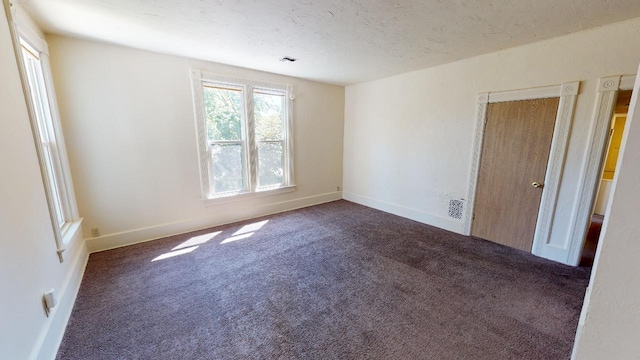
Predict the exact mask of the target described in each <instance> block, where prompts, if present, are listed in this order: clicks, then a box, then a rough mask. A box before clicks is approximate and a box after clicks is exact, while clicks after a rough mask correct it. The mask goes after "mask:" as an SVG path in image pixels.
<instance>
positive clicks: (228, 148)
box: [211, 144, 244, 193]
mask: <svg viewBox="0 0 640 360" xmlns="http://www.w3.org/2000/svg"><path fill="white" fill-rule="evenodd" d="M211 162H212V169H213V179H212V180H213V181H212V182H211V189H212V191H213V192H214V193H219V192H224V191H238V190H242V189H243V188H244V178H243V175H242V174H243V171H242V145H241V144H215V145H212V146H211Z"/></svg>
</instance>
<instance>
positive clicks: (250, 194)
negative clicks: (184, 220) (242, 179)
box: [202, 185, 296, 206]
mask: <svg viewBox="0 0 640 360" xmlns="http://www.w3.org/2000/svg"><path fill="white" fill-rule="evenodd" d="M293 191H296V186H295V185H293V186H279V187H274V188H266V189H260V188H258V189H257V190H256V191H242V192H236V193H233V194H228V195H225V194H220V195H219V196H217V197H212V198H209V199H202V202H203V203H204V204H205V206H211V205H217V204H222V203H228V202H231V201H236V200H243V199H252V198H257V197H262V196H268V195H276V194H284V193H288V192H293Z"/></svg>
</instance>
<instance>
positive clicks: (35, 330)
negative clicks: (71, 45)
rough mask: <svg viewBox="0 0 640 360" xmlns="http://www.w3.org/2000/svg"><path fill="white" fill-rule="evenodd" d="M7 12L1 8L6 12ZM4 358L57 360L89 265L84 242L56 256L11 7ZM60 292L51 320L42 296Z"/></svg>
mask: <svg viewBox="0 0 640 360" xmlns="http://www.w3.org/2000/svg"><path fill="white" fill-rule="evenodd" d="M0 8H1V7H0ZM0 79H2V85H1V86H0V144H2V151H1V152H0V169H2V175H0V199H2V200H1V201H0V358H2V359H31V358H44V359H50V358H52V357H53V354H55V351H56V349H57V346H58V343H59V341H60V340H61V339H62V334H63V332H64V327H65V325H66V322H67V319H68V317H69V314H70V312H71V307H72V305H73V301H74V300H75V296H76V293H77V289H78V286H79V284H80V278H81V276H82V271H83V268H84V265H85V263H86V259H87V252H86V248H85V245H84V242H83V241H82V239H81V238H79V237H78V238H76V239H73V240H72V241H71V243H70V244H69V245H68V248H67V251H65V253H64V255H65V261H64V263H60V262H59V261H58V256H57V254H56V244H55V240H54V235H53V228H52V225H51V219H50V217H49V210H48V207H47V200H46V197H45V192H44V187H43V183H42V178H41V175H40V168H39V163H38V159H37V155H36V150H35V146H34V142H33V136H32V133H31V128H30V125H29V117H28V113H27V107H26V103H25V99H24V95H23V92H22V87H21V84H20V77H19V73H18V67H17V64H16V58H15V55H14V52H13V47H12V43H11V38H10V35H9V27H8V23H7V20H6V17H5V12H4V8H2V9H0ZM51 288H54V289H56V292H57V296H58V300H59V304H58V306H56V307H55V308H54V310H53V312H52V313H51V315H50V316H49V317H47V316H46V315H45V312H44V308H43V305H42V296H43V294H44V292H45V291H46V290H48V289H51Z"/></svg>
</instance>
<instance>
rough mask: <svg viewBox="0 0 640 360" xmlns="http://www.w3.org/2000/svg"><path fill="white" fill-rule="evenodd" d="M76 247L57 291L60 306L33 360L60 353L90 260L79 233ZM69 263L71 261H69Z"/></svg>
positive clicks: (34, 350) (51, 356) (41, 336)
mask: <svg viewBox="0 0 640 360" xmlns="http://www.w3.org/2000/svg"><path fill="white" fill-rule="evenodd" d="M73 241H74V243H75V245H74V248H73V249H70V250H71V251H75V256H74V257H73V258H72V259H70V260H71V263H70V265H69V267H68V270H67V274H66V277H65V279H64V283H63V284H62V286H61V287H60V288H58V289H57V291H56V292H57V298H58V304H57V305H56V306H55V307H54V308H53V309H52V311H51V313H50V314H49V318H50V320H49V321H48V322H47V325H46V326H45V328H44V329H43V330H42V331H41V332H40V335H39V337H38V340H37V342H36V346H35V347H34V349H33V352H32V354H31V357H30V358H31V359H37V360H41V359H42V360H53V359H55V357H56V354H57V353H58V348H60V344H61V343H62V338H63V337H64V331H65V329H66V328H67V323H68V322H69V319H70V318H71V312H72V310H73V305H74V304H75V302H76V298H77V297H78V291H79V290H80V284H81V282H82V277H83V276H84V271H85V269H86V267H87V261H88V260H89V253H88V252H87V248H86V243H85V241H84V240H83V239H82V235H81V233H78V239H74V240H73ZM67 261H69V260H67Z"/></svg>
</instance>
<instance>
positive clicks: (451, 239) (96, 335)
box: [57, 201, 590, 360]
mask: <svg viewBox="0 0 640 360" xmlns="http://www.w3.org/2000/svg"><path fill="white" fill-rule="evenodd" d="M263 220H268V222H267V223H266V224H265V225H264V226H263V227H262V228H261V229H259V230H257V231H255V233H254V234H253V235H252V236H250V237H246V238H243V239H240V240H237V241H232V242H227V243H222V242H223V241H224V240H226V239H228V238H229V237H231V236H232V234H234V233H235V232H236V231H238V230H239V229H241V228H242V227H243V226H244V225H247V224H251V223H255V222H257V221H263ZM213 231H222V232H221V233H220V234H218V235H216V236H215V237H213V238H212V239H211V240H209V241H208V242H206V243H204V244H201V245H200V246H199V247H198V248H196V249H195V250H193V251H191V252H189V253H185V254H182V255H178V256H174V257H171V258H167V259H164V260H158V261H153V262H152V260H153V259H154V258H156V257H157V256H159V255H162V254H165V253H168V252H171V249H172V248H174V247H177V246H179V245H180V244H181V243H183V242H185V241H186V240H188V239H190V238H192V237H193V236H196V235H202V234H206V233H211V232H213ZM589 271H590V268H571V267H567V266H563V265H560V264H556V263H552V262H550V261H546V260H544V259H540V258H536V257H534V256H531V255H529V254H525V253H523V252H520V251H518V250H513V249H509V248H505V247H502V246H500V245H496V244H493V243H489V242H486V241H483V240H479V239H474V238H468V237H464V236H460V235H457V234H453V233H450V232H447V231H444V230H439V229H436V228H433V227H430V226H427V225H424V224H420V223H417V222H413V221H411V220H407V219H403V218H400V217H397V216H394V215H390V214H386V213H383V212H380V211H377V210H373V209H370V208H367V207H363V206H360V205H356V204H353V203H350V202H347V201H337V202H333V203H328V204H324V205H319V206H314V207H309V208H306V209H301V210H296V211H292V212H287V213H283V214H278V215H274V216H268V217H264V218H261V219H256V220H252V221H246V222H242V223H237V224H232V225H228V226H222V227H218V228H214V229H210V230H207V231H198V232H195V233H191V234H188V235H179V236H173V237H169V238H166V239H162V240H156V241H152V242H148V243H144V244H139V245H134V246H129V247H126V248H120V249H115V250H110V251H105V252H101V253H96V254H92V255H91V256H90V258H89V263H88V265H87V269H86V273H85V276H84V279H83V281H82V285H81V288H80V293H79V295H78V299H77V301H76V304H75V307H74V309H73V314H72V316H71V320H70V322H69V325H68V327H67V330H66V333H65V335H64V339H63V342H62V345H61V347H60V350H59V353H58V357H57V358H58V359H246V358H254V359H275V358H279V359H439V360H440V359H474V360H477V359H491V360H497V359H545V360H548V359H569V357H570V353H571V348H572V344H573V340H574V335H575V330H576V326H577V321H578V316H579V313H580V309H581V306H582V301H583V296H584V291H585V289H586V286H587V284H588V280H589Z"/></svg>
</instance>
